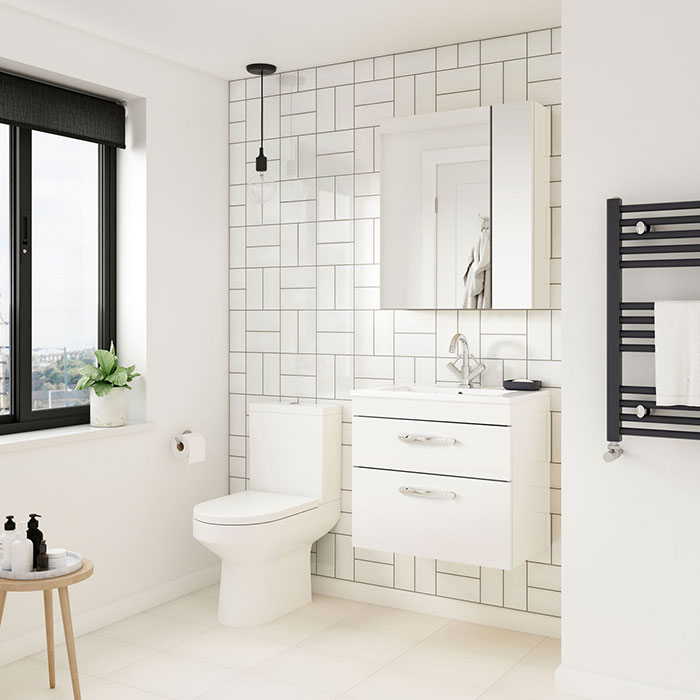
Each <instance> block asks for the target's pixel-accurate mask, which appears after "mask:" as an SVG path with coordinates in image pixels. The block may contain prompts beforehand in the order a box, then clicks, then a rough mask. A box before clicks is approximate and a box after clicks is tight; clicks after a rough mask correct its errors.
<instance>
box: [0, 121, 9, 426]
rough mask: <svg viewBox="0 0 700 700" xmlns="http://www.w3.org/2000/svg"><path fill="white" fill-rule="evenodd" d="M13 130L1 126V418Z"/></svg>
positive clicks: (2, 409) (5, 391)
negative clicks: (11, 139) (11, 140)
mask: <svg viewBox="0 0 700 700" xmlns="http://www.w3.org/2000/svg"><path fill="white" fill-rule="evenodd" d="M10 289H11V287H10V127H9V126H7V125H6V124H0V416H1V415H5V414H7V413H9V412H10Z"/></svg>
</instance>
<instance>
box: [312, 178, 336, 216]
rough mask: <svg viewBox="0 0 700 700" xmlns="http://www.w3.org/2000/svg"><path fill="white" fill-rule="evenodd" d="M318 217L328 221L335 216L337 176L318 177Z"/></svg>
mask: <svg viewBox="0 0 700 700" xmlns="http://www.w3.org/2000/svg"><path fill="white" fill-rule="evenodd" d="M316 218H317V220H318V221H327V220H329V219H334V218H335V178H334V177H319V178H317V179H316Z"/></svg>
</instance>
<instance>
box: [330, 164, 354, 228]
mask: <svg viewBox="0 0 700 700" xmlns="http://www.w3.org/2000/svg"><path fill="white" fill-rule="evenodd" d="M335 185H336V186H335V218H336V219H352V215H353V203H354V199H353V195H354V190H355V184H354V181H353V176H352V175H339V176H337V177H336V178H335Z"/></svg>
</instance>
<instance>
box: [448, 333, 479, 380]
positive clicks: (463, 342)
mask: <svg viewBox="0 0 700 700" xmlns="http://www.w3.org/2000/svg"><path fill="white" fill-rule="evenodd" d="M450 352H456V353H457V357H455V359H454V360H452V362H448V363H447V369H449V370H450V372H452V374H454V375H455V376H457V377H458V378H459V385H460V386H465V387H468V388H470V389H471V386H472V382H473V381H474V380H475V379H476V378H477V377H479V376H481V374H482V373H483V371H484V370H485V369H486V365H485V364H484V363H483V362H480V361H479V360H477V359H476V357H474V355H472V354H471V352H470V351H469V341H468V340H467V339H466V337H465V336H464V335H463V334H462V333H455V334H454V335H453V336H452V340H451V341H450ZM460 360H461V361H462V365H461V367H458V366H457V363H458V362H459V361H460ZM472 360H474V362H476V363H477V364H476V366H475V367H473V368H472V364H471V361H472Z"/></svg>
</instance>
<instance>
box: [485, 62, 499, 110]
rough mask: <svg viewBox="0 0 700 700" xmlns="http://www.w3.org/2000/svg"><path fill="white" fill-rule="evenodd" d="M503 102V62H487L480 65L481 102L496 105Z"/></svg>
mask: <svg viewBox="0 0 700 700" xmlns="http://www.w3.org/2000/svg"><path fill="white" fill-rule="evenodd" d="M502 102H503V64H502V63H487V64H486V65H485V66H481V104H482V105H496V104H501V103H502Z"/></svg>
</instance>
